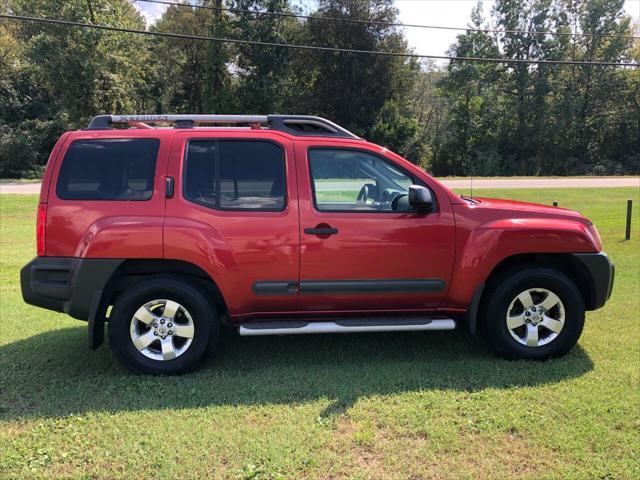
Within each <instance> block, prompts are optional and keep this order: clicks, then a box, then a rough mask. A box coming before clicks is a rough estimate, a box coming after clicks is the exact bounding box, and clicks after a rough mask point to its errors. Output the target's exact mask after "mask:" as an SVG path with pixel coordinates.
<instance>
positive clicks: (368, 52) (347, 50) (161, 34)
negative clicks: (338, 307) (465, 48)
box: [0, 14, 640, 67]
mask: <svg viewBox="0 0 640 480" xmlns="http://www.w3.org/2000/svg"><path fill="white" fill-rule="evenodd" d="M0 18H6V19H9V20H20V21H25V22H35V23H48V24H53V25H65V26H72V27H80V28H93V29H97V30H109V31H113V32H123V33H134V34H137V35H149V36H157V37H168V38H181V39H188V40H203V41H210V42H220V43H232V44H237V45H255V46H264V47H280V48H290V49H297V50H314V51H322V52H340V53H353V54H366V55H379V56H385V57H404V58H431V59H435V60H452V61H470V62H486V63H504V64H513V63H518V64H538V65H593V66H598V67H640V63H619V62H585V61H578V60H523V59H509V58H484V57H454V56H450V55H421V54H417V53H401V52H386V51H374V50H356V49H351V48H337V47H318V46H312V45H295V44H290V43H276V42H260V41H257V40H239V39H235V38H222V37H206V36H202V35H188V34H184V33H173V32H151V31H148V30H135V29H132V28H123V27H113V26H110V25H98V24H91V23H81V22H72V21H69V20H58V19H54V18H38V17H26V16H22V15H4V14H2V15H0Z"/></svg>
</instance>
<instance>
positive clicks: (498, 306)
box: [480, 267, 585, 360]
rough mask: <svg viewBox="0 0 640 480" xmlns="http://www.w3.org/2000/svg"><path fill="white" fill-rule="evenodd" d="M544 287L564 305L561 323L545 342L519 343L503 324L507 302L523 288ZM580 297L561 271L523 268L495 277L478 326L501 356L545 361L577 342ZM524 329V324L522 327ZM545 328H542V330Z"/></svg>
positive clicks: (581, 318) (581, 308)
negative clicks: (550, 339)
mask: <svg viewBox="0 0 640 480" xmlns="http://www.w3.org/2000/svg"><path fill="white" fill-rule="evenodd" d="M538 288H539V289H546V290H549V291H550V292H553V293H554V294H555V295H557V296H558V297H559V298H560V300H561V302H562V304H563V305H564V314H565V320H564V326H563V328H562V330H561V331H560V332H559V333H558V334H557V336H556V337H555V338H554V339H553V340H552V341H550V342H549V343H547V344H546V345H540V346H536V347H530V346H527V345H523V344H521V343H519V342H518V341H517V340H516V339H515V338H514V337H513V336H512V335H511V333H510V330H509V328H508V327H507V321H506V316H507V310H508V309H509V306H510V305H511V302H512V301H513V300H514V299H515V298H516V296H517V295H519V294H520V293H521V292H523V291H525V290H527V289H538ZM584 311H585V307H584V299H583V298H582V294H581V293H580V290H579V289H578V288H577V286H576V285H575V283H574V282H573V281H571V280H570V279H569V278H568V277H567V276H566V275H564V274H563V273H561V272H559V271H557V270H553V269H550V268H544V267H527V268H524V269H521V270H519V271H511V272H510V273H507V274H505V275H503V276H501V277H500V278H497V279H495V280H494V281H493V282H492V283H491V284H490V285H489V286H488V289H487V291H486V296H485V297H484V299H483V302H482V308H481V317H480V320H481V328H482V333H483V335H484V337H485V338H486V340H487V343H488V344H489V346H490V347H491V349H492V350H493V351H494V352H495V353H497V354H498V355H500V356H501V357H504V358H507V359H510V360H517V359H533V360H546V359H549V358H552V357H559V356H562V355H564V354H566V353H567V352H569V351H570V350H571V349H572V348H573V347H574V345H575V344H576V343H577V342H578V339H579V338H580V334H581V333H582V328H583V326H584ZM525 328H526V326H525ZM545 331H546V330H545Z"/></svg>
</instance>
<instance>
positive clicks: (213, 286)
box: [103, 259, 227, 314]
mask: <svg viewBox="0 0 640 480" xmlns="http://www.w3.org/2000/svg"><path fill="white" fill-rule="evenodd" d="M160 276H161V277H175V278H179V279H181V280H184V281H188V282H189V283H192V284H193V285H194V286H196V287H198V288H199V289H200V290H202V291H203V293H204V294H205V295H206V297H207V299H209V300H210V301H211V303H212V306H213V307H215V308H217V309H218V311H219V312H220V313H222V314H224V313H225V312H226V311H227V306H226V303H225V301H224V297H223V296H222V292H221V291H220V288H219V287H218V284H217V283H216V282H215V280H214V279H213V278H211V276H210V275H209V274H208V273H207V272H205V271H204V270H203V269H202V268H200V267H199V266H197V265H195V264H193V263H190V262H186V261H183V260H165V259H140V260H138V259H130V260H125V261H124V262H122V265H120V267H119V268H118V269H117V270H116V271H115V272H114V273H113V275H112V276H111V278H110V279H109V281H108V282H107V286H106V288H105V295H106V297H107V298H105V299H103V303H107V304H108V305H112V304H113V303H114V302H115V300H116V298H117V297H118V295H120V294H121V293H122V291H123V290H124V289H126V288H127V287H129V286H131V285H133V284H135V283H137V282H139V281H140V280H142V279H148V278H153V277H160ZM104 300H106V302H105V301H104Z"/></svg>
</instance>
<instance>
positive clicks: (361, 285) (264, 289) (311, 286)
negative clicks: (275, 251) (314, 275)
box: [253, 278, 446, 295]
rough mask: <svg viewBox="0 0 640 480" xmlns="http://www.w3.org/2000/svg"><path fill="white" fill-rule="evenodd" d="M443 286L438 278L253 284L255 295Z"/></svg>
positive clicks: (439, 288)
mask: <svg viewBox="0 0 640 480" xmlns="http://www.w3.org/2000/svg"><path fill="white" fill-rule="evenodd" d="M445 286H446V283H445V281H444V280H442V279H440V278H413V279H367V280H304V281H302V282H300V283H297V282H292V281H260V282H256V283H254V284H253V292H254V293H255V294H256V295H291V294H295V293H298V292H299V293H301V294H327V293H332V294H333V293H338V294H339V293H382V294H385V293H437V292H442V291H444V289H445Z"/></svg>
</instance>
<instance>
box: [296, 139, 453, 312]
mask: <svg viewBox="0 0 640 480" xmlns="http://www.w3.org/2000/svg"><path fill="white" fill-rule="evenodd" d="M295 144H296V160H297V163H298V172H299V174H298V185H299V195H300V197H299V198H300V232H301V235H300V245H301V262H300V264H301V269H300V281H301V282H305V281H316V280H327V279H331V280H353V279H363V278H365V279H373V280H375V279H425V278H432V279H440V280H443V281H444V284H445V288H444V289H443V290H442V291H440V292H434V293H422V292H421V293H419V294H416V293H406V292H378V293H377V294H376V295H362V294H356V295H353V294H351V295H350V294H341V295H335V294H331V293H327V294H307V295H304V294H300V295H299V303H300V309H301V310H302V311H310V312H316V313H317V312H324V311H332V310H345V309H356V310H375V311H385V310H388V311H395V310H397V309H398V306H399V305H400V306H402V307H403V308H404V309H407V310H414V311H425V310H429V309H434V308H436V307H438V306H439V305H440V304H441V303H442V302H443V301H444V299H445V297H446V286H448V285H449V282H450V280H451V274H452V269H453V260H454V251H455V222H454V218H453V211H452V206H451V201H450V199H449V197H448V195H446V193H445V192H443V191H441V190H440V189H439V188H434V193H435V195H436V198H437V204H438V209H437V211H435V212H433V213H432V214H430V215H426V216H425V215H420V214H418V213H406V212H405V213H395V212H357V213H343V212H320V211H318V210H317V209H316V208H315V206H314V202H313V197H312V195H313V193H312V186H311V175H310V173H309V162H308V158H307V154H308V151H309V149H311V148H314V147H343V148H352V149H358V150H364V151H368V152H372V153H375V154H377V155H380V156H383V157H386V158H389V155H388V153H387V151H386V150H385V149H383V148H381V147H378V146H376V145H372V144H369V143H364V142H359V141H341V142H339V143H338V142H335V141H332V140H322V139H309V140H296V142H295ZM395 163H396V164H397V165H398V166H400V167H402V168H403V169H405V170H411V172H410V173H412V174H414V175H416V176H417V175H420V176H421V177H424V176H425V174H424V172H421V171H418V172H416V171H414V166H413V165H412V164H410V163H409V162H407V161H406V160H401V161H396V162H395ZM423 180H425V183H427V184H429V183H430V182H429V181H428V180H427V179H423ZM319 224H325V225H329V226H331V227H333V228H337V229H338V234H337V235H332V236H329V237H326V238H325V237H320V236H318V235H306V234H304V233H303V231H304V229H305V228H312V227H316V226H317V225H319Z"/></svg>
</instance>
